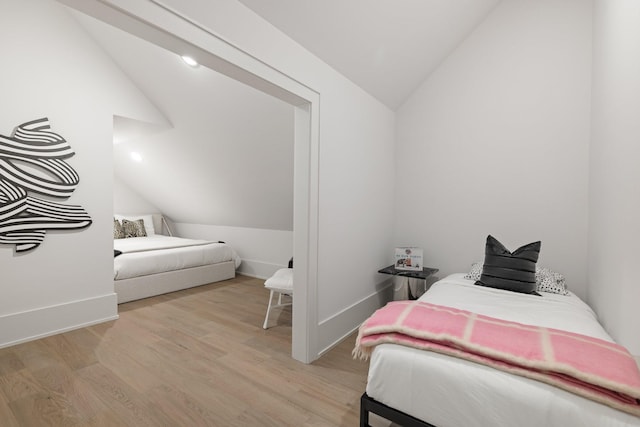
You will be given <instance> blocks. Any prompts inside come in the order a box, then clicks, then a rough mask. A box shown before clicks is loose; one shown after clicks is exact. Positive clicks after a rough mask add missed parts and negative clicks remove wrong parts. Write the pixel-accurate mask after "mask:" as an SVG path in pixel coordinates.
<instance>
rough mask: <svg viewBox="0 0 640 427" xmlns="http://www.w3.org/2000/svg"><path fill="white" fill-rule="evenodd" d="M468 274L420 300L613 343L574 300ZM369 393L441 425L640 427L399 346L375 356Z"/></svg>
mask: <svg viewBox="0 0 640 427" xmlns="http://www.w3.org/2000/svg"><path fill="white" fill-rule="evenodd" d="M463 276H464V275H463V274H454V275H451V276H448V277H446V278H445V279H442V280H440V281H438V282H436V283H434V284H433V285H432V287H431V289H429V291H428V292H427V293H425V294H424V295H423V296H422V297H421V298H420V299H421V300H424V301H429V302H431V303H434V304H440V305H447V306H451V307H456V308H460V309H463V310H469V311H473V312H476V313H480V314H484V315H486V316H492V317H496V318H500V319H505V320H510V321H514V322H520V323H527V324H533V325H540V326H546V327H550V328H555V329H563V330H567V331H571V332H575V333H579V334H583V335H589V336H593V337H598V338H600V339H604V340H608V341H612V339H611V337H610V336H609V335H608V334H607V333H606V332H605V330H604V329H603V328H602V326H601V325H600V324H599V323H598V321H597V318H596V316H595V314H594V312H593V311H592V310H591V308H589V306H587V305H586V304H585V303H584V302H582V301H581V300H580V299H579V298H578V297H576V296H575V295H573V294H571V295H569V296H562V295H557V294H549V293H543V292H541V295H542V296H535V295H525V294H519V293H515V292H508V291H502V290H497V289H491V288H486V287H480V286H475V285H474V284H473V283H474V282H473V281H471V280H466V279H464V278H463ZM603 363H606V361H603ZM367 394H368V395H369V396H370V397H372V398H373V399H376V400H378V401H379V402H382V403H384V404H386V405H388V406H391V407H392V408H395V409H398V410H400V411H402V412H405V413H407V414H410V415H413V416H414V417H417V418H419V419H422V420H425V421H427V422H429V423H431V424H433V425H435V426H437V427H474V426H475V427H515V426H518V427H529V426H530V427H534V426H535V427H540V426H545V427H571V426H576V427H578V426H580V427H582V426H585V427H618V426H627V427H628V426H635V427H638V426H640V418H637V417H634V416H633V415H630V414H627V413H624V412H620V411H617V410H615V409H613V408H610V407H608V406H605V405H602V404H599V403H596V402H593V401H591V400H587V399H584V398H582V397H579V396H577V395H574V394H572V393H569V392H566V391H564V390H561V389H558V388H556V387H553V386H551V385H547V384H544V383H541V382H538V381H534V380H530V379H527V378H524V377H519V376H516V375H512V374H509V373H506V372H502V371H499V370H496V369H493V368H490V367H487V366H483V365H479V364H476V363H473V362H469V361H465V360H462V359H457V358H454V357H450V356H445V355H442V354H438V353H433V352H428V351H424V350H416V349H412V348H407V347H402V346H399V345H394V344H383V345H380V346H378V347H377V348H376V349H375V350H374V352H373V354H372V356H371V362H370V366H369V378H368V384H367Z"/></svg>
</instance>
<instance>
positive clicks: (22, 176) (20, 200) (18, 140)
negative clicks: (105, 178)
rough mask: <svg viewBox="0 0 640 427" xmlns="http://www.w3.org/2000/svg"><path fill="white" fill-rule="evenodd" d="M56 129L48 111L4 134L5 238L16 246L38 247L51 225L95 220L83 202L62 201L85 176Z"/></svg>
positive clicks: (0, 179) (0, 222)
mask: <svg viewBox="0 0 640 427" xmlns="http://www.w3.org/2000/svg"><path fill="white" fill-rule="evenodd" d="M50 129H51V126H50V125H49V119H47V118H46V117H45V118H42V119H37V120H32V121H30V122H27V123H23V124H21V125H19V126H18V127H16V128H15V130H14V131H13V134H12V135H11V136H9V137H7V136H4V135H2V134H0V243H3V244H9V245H15V250H16V252H25V251H29V250H31V249H34V248H36V247H38V246H39V245H40V244H41V243H42V242H43V240H44V237H45V234H46V232H47V230H72V229H81V228H85V227H88V226H89V225H91V222H92V221H91V217H90V216H89V214H87V212H86V211H85V210H84V209H83V208H82V207H81V206H77V205H68V204H65V203H61V201H63V200H66V199H67V198H68V197H69V196H71V194H72V193H73V191H74V190H75V189H76V187H77V186H78V183H79V182H80V177H79V176H78V174H77V173H76V171H75V170H74V169H73V168H72V167H71V166H69V165H68V164H67V162H65V160H64V159H68V158H69V157H71V156H73V155H74V154H75V153H74V151H73V149H72V148H71V146H70V145H69V143H68V142H67V141H66V140H65V139H64V138H63V137H62V136H60V135H58V134H57V133H54V132H51V130H50Z"/></svg>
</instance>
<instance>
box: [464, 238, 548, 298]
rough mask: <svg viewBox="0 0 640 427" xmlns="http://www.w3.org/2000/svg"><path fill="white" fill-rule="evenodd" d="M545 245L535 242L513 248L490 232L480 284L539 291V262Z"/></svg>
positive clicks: (478, 283)
mask: <svg viewBox="0 0 640 427" xmlns="http://www.w3.org/2000/svg"><path fill="white" fill-rule="evenodd" d="M541 245H542V243H541V242H533V243H529V244H528V245H524V246H522V247H519V248H518V249H516V250H515V251H513V252H510V251H509V250H508V249H507V248H505V247H504V245H503V244H502V243H500V242H499V241H498V240H496V239H495V238H494V237H493V236H487V244H486V245H485V249H484V265H483V266H482V275H481V276H480V280H478V281H477V282H476V285H479V286H487V287H490V288H498V289H505V290H507V291H513V292H521V293H525V294H536V295H538V294H537V293H536V262H538V255H539V254H540V246H541Z"/></svg>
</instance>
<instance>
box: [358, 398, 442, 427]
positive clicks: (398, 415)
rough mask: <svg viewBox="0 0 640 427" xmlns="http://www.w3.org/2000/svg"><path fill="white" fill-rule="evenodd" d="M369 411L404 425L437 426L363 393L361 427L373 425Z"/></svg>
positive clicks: (417, 426) (414, 426)
mask: <svg viewBox="0 0 640 427" xmlns="http://www.w3.org/2000/svg"><path fill="white" fill-rule="evenodd" d="M369 412H373V413H374V414H376V415H380V416H381V417H382V418H385V419H387V420H389V421H392V422H394V423H396V424H399V425H401V426H403V427H436V426H434V425H433V424H429V423H428V422H426V421H422V420H419V419H417V418H416V417H412V416H411V415H408V414H405V413H404V412H401V411H398V410H397V409H393V408H392V407H390V406H387V405H385V404H384V403H380V402H378V401H377V400H375V399H372V398H370V397H369V395H367V393H363V394H362V397H361V398H360V427H371V426H370V425H369Z"/></svg>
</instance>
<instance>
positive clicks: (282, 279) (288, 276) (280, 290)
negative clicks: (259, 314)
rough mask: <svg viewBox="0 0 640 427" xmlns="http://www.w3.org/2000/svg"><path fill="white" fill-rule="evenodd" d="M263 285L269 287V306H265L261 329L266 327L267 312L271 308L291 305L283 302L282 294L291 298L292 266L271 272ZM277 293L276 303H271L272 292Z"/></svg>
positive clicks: (267, 320) (267, 321)
mask: <svg viewBox="0 0 640 427" xmlns="http://www.w3.org/2000/svg"><path fill="white" fill-rule="evenodd" d="M264 287H265V288H267V289H269V290H270V291H271V292H270V293H269V306H268V307H267V315H266V316H265V318H264V324H263V325H262V328H263V329H267V328H268V324H269V313H270V312H271V309H272V308H280V307H286V306H288V305H291V302H287V303H283V302H282V296H283V295H287V296H290V297H292V298H293V268H281V269H280V270H278V271H276V272H275V273H273V276H271V277H269V278H268V279H267V280H266V281H265V282H264ZM276 293H277V294H278V303H277V304H273V296H274V294H276Z"/></svg>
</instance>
